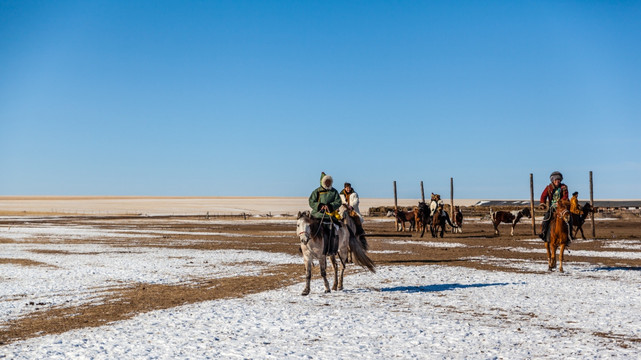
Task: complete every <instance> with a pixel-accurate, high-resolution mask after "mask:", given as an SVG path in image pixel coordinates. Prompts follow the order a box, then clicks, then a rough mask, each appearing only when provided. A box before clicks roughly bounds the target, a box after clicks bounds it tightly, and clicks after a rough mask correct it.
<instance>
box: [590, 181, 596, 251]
mask: <svg viewBox="0 0 641 360" xmlns="http://www.w3.org/2000/svg"><path fill="white" fill-rule="evenodd" d="M590 205H592V209H594V187H593V183H592V170H590ZM590 218H591V219H592V238H593V239H596V226H595V224H594V211H592V212H591V213H590Z"/></svg>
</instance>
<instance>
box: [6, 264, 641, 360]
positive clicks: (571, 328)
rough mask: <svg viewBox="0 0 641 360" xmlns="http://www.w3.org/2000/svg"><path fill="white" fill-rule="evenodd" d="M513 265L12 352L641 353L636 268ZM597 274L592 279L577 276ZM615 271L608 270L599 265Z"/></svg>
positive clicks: (198, 310)
mask: <svg viewBox="0 0 641 360" xmlns="http://www.w3.org/2000/svg"><path fill="white" fill-rule="evenodd" d="M574 268H575V269H576V270H574V271H573V272H572V273H569V274H566V275H560V274H557V273H553V274H541V275H538V274H515V273H505V272H489V271H479V270H472V269H468V268H460V267H443V266H416V267H393V268H392V267H382V268H380V269H379V271H378V272H377V273H376V274H371V273H359V274H356V275H352V276H349V277H348V278H347V280H346V285H347V288H348V289H347V290H345V291H342V292H334V293H330V294H323V293H322V292H321V288H322V285H321V283H320V282H319V281H315V282H314V283H313V289H312V294H311V295H310V296H308V297H301V296H300V295H299V293H300V291H301V288H302V285H296V286H291V287H287V288H284V289H280V290H274V291H268V292H264V293H260V294H255V295H250V296H246V297H244V298H240V299H231V300H219V301H210V302H203V303H198V304H193V305H188V306H182V307H178V308H172V309H168V310H162V311H154V312H150V313H146V314H142V315H139V316H136V317H135V318H132V319H130V320H126V321H119V322H115V323H112V324H109V325H105V326H102V327H98V328H88V329H81V330H75V331H70V332H67V333H63V334H60V335H48V336H43V337H39V338H34V339H29V340H26V341H22V342H18V343H14V344H10V345H7V346H4V347H2V348H0V354H2V355H4V356H5V357H8V358H15V359H35V358H60V359H62V358H97V359H114V358H119V359H138V358H155V359H175V358H212V359H217V358H282V357H293V358H325V359H326V358H353V357H365V358H377V359H389V358H394V357H400V358H435V359H439V358H506V359H517V358H518V359H523V358H540V357H550V358H564V359H568V358H576V359H579V358H580V359H586V358H608V357H619V358H621V357H636V356H637V354H638V353H639V351H640V350H641V344H640V343H639V339H641V327H640V324H641V291H640V290H641V281H640V280H639V273H638V271H629V270H618V269H599V268H595V267H593V266H584V265H578V266H577V265H575V266H574ZM584 272H586V273H591V274H594V275H595V277H596V278H595V277H584V276H575V275H576V274H581V273H584ZM600 273H604V274H607V276H605V277H603V278H600V277H599V274H600Z"/></svg>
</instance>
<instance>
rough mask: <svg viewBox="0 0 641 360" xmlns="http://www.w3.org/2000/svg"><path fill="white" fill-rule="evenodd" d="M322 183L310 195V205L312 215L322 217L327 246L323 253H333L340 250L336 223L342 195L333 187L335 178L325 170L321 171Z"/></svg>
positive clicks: (325, 244) (317, 217)
mask: <svg viewBox="0 0 641 360" xmlns="http://www.w3.org/2000/svg"><path fill="white" fill-rule="evenodd" d="M320 184H321V186H319V187H318V188H316V190H314V191H312V193H311V194H310V195H309V207H311V208H312V211H311V214H310V215H311V216H312V217H314V218H316V219H321V228H322V229H323V230H322V234H323V239H324V246H325V248H324V249H323V254H326V255H332V254H336V251H338V241H337V238H336V234H337V232H336V229H335V225H334V224H338V220H337V217H336V216H337V214H338V208H339V207H340V206H341V197H340V196H339V195H338V191H337V190H336V189H334V188H333V187H332V184H334V179H332V177H331V176H329V175H326V174H325V173H324V172H323V173H321V180H320ZM336 226H339V225H336Z"/></svg>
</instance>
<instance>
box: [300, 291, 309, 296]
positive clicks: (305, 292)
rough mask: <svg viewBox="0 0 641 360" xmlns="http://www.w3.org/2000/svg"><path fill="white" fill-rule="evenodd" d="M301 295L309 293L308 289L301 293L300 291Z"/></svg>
mask: <svg viewBox="0 0 641 360" xmlns="http://www.w3.org/2000/svg"><path fill="white" fill-rule="evenodd" d="M300 294H301V295H302V296H306V295H309V290H303V292H302V293H300Z"/></svg>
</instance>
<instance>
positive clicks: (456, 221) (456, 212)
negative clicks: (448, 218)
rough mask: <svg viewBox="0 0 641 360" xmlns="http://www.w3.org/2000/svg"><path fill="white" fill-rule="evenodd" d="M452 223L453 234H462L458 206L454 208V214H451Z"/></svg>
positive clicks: (461, 215)
mask: <svg viewBox="0 0 641 360" xmlns="http://www.w3.org/2000/svg"><path fill="white" fill-rule="evenodd" d="M452 222H453V223H454V225H455V226H454V227H453V228H452V232H453V233H459V234H462V233H463V213H462V212H461V208H460V207H459V206H455V207H454V214H452Z"/></svg>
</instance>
